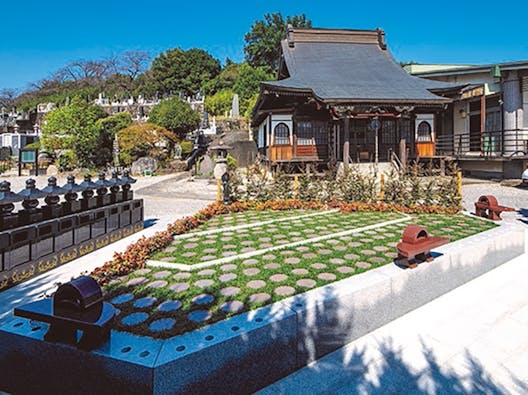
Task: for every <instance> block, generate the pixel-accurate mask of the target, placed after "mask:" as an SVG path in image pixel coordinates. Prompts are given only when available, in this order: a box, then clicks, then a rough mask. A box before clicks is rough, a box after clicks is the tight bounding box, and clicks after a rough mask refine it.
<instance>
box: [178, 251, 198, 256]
mask: <svg viewBox="0 0 528 395" xmlns="http://www.w3.org/2000/svg"><path fill="white" fill-rule="evenodd" d="M195 255H196V252H192V251H189V252H184V253H183V254H181V256H183V257H185V258H190V257H193V256H195Z"/></svg>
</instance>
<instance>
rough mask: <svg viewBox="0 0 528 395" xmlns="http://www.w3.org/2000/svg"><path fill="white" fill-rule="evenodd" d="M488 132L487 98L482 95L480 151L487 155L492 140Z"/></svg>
mask: <svg viewBox="0 0 528 395" xmlns="http://www.w3.org/2000/svg"><path fill="white" fill-rule="evenodd" d="M485 132H486V96H485V95H484V93H482V96H481V97H480V150H481V152H483V153H484V155H486V154H487V153H489V149H490V143H491V140H490V138H489V136H486V135H485Z"/></svg>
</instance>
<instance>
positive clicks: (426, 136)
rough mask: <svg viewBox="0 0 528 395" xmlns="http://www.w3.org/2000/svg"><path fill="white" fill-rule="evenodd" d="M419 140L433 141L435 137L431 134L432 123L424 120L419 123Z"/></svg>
mask: <svg viewBox="0 0 528 395" xmlns="http://www.w3.org/2000/svg"><path fill="white" fill-rule="evenodd" d="M416 141H418V142H422V143H424V142H431V141H433V137H432V136H431V125H429V122H425V121H422V122H420V123H419V124H418V139H417V140H416Z"/></svg>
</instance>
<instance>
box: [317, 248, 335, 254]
mask: <svg viewBox="0 0 528 395" xmlns="http://www.w3.org/2000/svg"><path fill="white" fill-rule="evenodd" d="M317 253H318V254H320V255H330V254H331V253H332V250H327V249H324V248H323V249H320V250H317Z"/></svg>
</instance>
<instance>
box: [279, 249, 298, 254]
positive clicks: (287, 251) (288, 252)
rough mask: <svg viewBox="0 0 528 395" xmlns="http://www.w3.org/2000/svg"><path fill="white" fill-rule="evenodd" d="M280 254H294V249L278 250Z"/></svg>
mask: <svg viewBox="0 0 528 395" xmlns="http://www.w3.org/2000/svg"><path fill="white" fill-rule="evenodd" d="M280 254H281V255H294V254H295V251H292V250H283V251H281V252H280Z"/></svg>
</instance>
